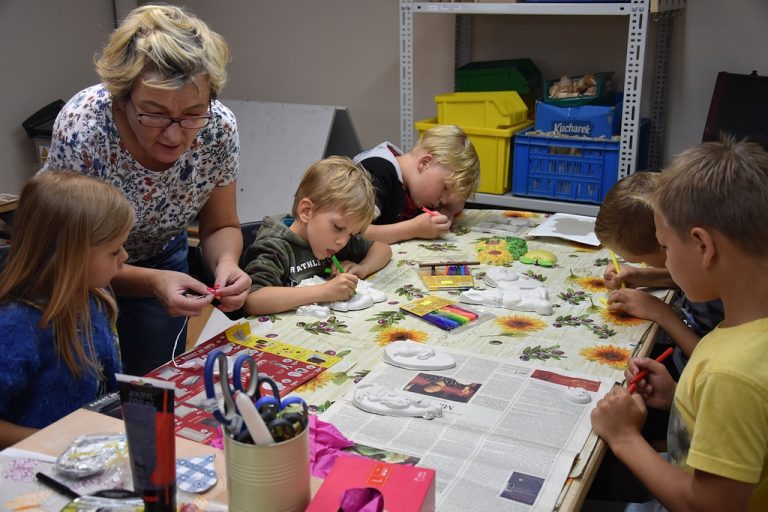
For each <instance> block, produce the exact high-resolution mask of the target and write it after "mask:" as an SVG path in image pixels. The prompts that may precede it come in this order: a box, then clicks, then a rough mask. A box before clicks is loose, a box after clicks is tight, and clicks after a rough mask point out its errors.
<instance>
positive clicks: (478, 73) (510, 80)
mask: <svg viewBox="0 0 768 512" xmlns="http://www.w3.org/2000/svg"><path fill="white" fill-rule="evenodd" d="M456 81H457V89H458V90H459V91H464V92H467V91H507V90H509V91H517V92H518V93H520V95H521V96H523V95H526V94H529V95H534V96H538V97H541V71H539V68H537V67H536V64H534V63H533V61H532V60H531V59H511V60H487V61H480V62H470V63H469V64H466V65H464V66H461V67H460V68H459V69H457V70H456Z"/></svg>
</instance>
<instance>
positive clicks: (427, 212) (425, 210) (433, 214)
mask: <svg viewBox="0 0 768 512" xmlns="http://www.w3.org/2000/svg"><path fill="white" fill-rule="evenodd" d="M421 211H423V212H424V213H426V214H427V215H430V216H432V217H434V216H435V215H440V214H439V213H437V212H433V211H432V210H430V209H429V208H427V207H426V206H422V207H421Z"/></svg>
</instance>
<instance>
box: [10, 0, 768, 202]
mask: <svg viewBox="0 0 768 512" xmlns="http://www.w3.org/2000/svg"><path fill="white" fill-rule="evenodd" d="M176 3H179V4H182V3H183V4H184V5H186V6H187V7H189V8H190V9H191V10H193V11H194V12H196V13H197V14H199V15H200V16H201V17H202V18H203V19H205V20H206V21H207V22H208V23H209V24H210V25H211V27H212V28H213V29H214V30H217V31H218V32H220V33H222V34H223V35H224V36H225V38H226V39H227V41H228V42H229V44H230V46H231V48H232V53H233V61H232V62H231V64H230V66H229V71H230V81H229V84H228V85H227V86H226V87H225V89H224V91H223V96H224V97H225V98H232V99H242V100H262V101H281V102H295V103H311V104H332V105H345V106H348V107H349V111H350V115H351V117H352V120H353V122H354V124H355V126H356V128H357V131H358V134H359V136H360V140H361V142H362V144H363V146H371V145H374V144H376V143H378V142H380V141H382V140H391V141H393V142H396V143H397V142H399V137H400V129H399V69H398V67H399V58H398V51H399V48H398V42H399V25H398V19H399V18H398V16H399V1H398V0H321V1H317V0H282V1H275V0H220V1H217V2H211V1H209V0H188V1H186V2H176ZM735 4H738V6H735ZM112 16H113V13H112V7H111V5H110V3H109V2H106V1H104V0H68V1H67V2H43V1H41V0H3V1H2V2H0V56H2V62H3V64H4V68H5V71H4V73H3V77H2V79H0V92H2V94H0V112H2V115H0V191H9V192H14V191H17V190H18V189H19V188H20V186H21V184H22V183H23V181H24V180H25V179H26V178H27V177H28V176H30V175H31V173H32V172H33V171H34V169H35V167H36V165H35V163H34V150H33V146H32V143H31V141H29V139H27V137H26V135H25V134H24V132H23V130H22V128H21V122H22V121H23V120H24V119H25V118H26V117H27V116H28V115H29V114H31V113H32V112H34V111H35V110H37V109H38V108H40V107H42V106H43V105H45V104H47V103H48V102H50V101H51V100H54V99H56V98H63V99H67V98H68V97H69V96H71V95H72V94H73V93H74V92H76V91H77V90H79V89H81V88H83V87H85V86H87V85H90V84H92V83H94V82H95V81H96V75H95V73H94V71H93V65H92V59H93V55H94V54H95V53H96V52H97V51H98V50H99V48H100V47H101V45H102V44H103V41H104V39H105V34H106V33H107V32H108V31H109V29H110V26H111V23H112ZM766 23H768V2H764V1H763V0H741V1H739V2H723V1H722V0H690V1H689V2H688V7H687V9H686V10H685V11H684V13H683V14H682V15H681V16H679V17H678V18H677V19H676V21H675V32H674V37H673V43H674V48H673V52H672V65H671V70H670V77H669V89H668V90H669V109H668V125H667V135H668V137H667V144H666V151H665V154H666V157H667V159H668V158H669V156H670V155H672V154H675V153H677V152H679V151H681V150H683V149H685V148H686V147H688V146H690V145H692V144H695V143H696V142H698V141H699V140H700V139H701V134H702V132H703V128H704V122H705V119H706V116H707V111H708V108H709V101H710V98H711V95H712V89H713V86H714V80H715V76H716V74H717V72H718V71H721V70H722V71H729V72H734V73H749V72H750V71H752V69H757V70H758V72H760V73H761V74H763V75H768V52H766V51H765V36H764V33H765V26H766ZM414 24H415V31H414V33H415V45H414V47H415V60H414V69H415V84H416V92H415V112H414V116H415V118H416V119H420V118H424V117H429V116H430V115H433V113H434V103H433V99H432V98H433V96H434V95H435V94H439V93H442V92H448V91H450V90H451V89H452V87H453V78H452V77H453V73H452V69H451V68H452V63H453V45H454V36H453V26H454V25H453V16H451V15H421V14H417V15H416V16H414ZM625 31H626V20H623V19H621V18H613V17H606V18H603V17H563V16H554V17H545V16H535V17H534V16H516V17H513V16H476V17H475V18H474V20H473V33H474V42H473V55H472V56H473V59H477V60H482V59H501V58H515V57H531V58H532V59H533V60H534V62H536V63H537V65H538V66H539V67H540V68H541V70H542V72H543V73H544V75H545V76H547V77H551V76H559V75H561V74H567V73H580V72H584V71H599V70H615V71H617V73H618V75H619V77H620V78H621V77H622V75H623V69H624V56H625V52H626V44H625V42H626V36H625ZM652 33H653V31H652ZM649 46H650V48H649V52H648V59H647V67H646V76H645V79H646V80H645V81H646V83H649V81H650V79H651V77H652V64H653V52H652V44H650V45H649ZM646 105H647V103H646Z"/></svg>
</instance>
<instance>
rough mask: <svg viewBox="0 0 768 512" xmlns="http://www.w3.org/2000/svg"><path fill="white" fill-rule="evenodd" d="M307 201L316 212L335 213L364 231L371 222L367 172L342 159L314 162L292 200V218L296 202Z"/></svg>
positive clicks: (372, 206) (372, 203) (373, 198)
mask: <svg viewBox="0 0 768 512" xmlns="http://www.w3.org/2000/svg"><path fill="white" fill-rule="evenodd" d="M304 198H307V199H309V200H311V201H312V203H313V205H314V206H315V207H316V208H317V209H318V211H324V210H330V209H337V210H339V211H341V212H342V213H343V214H344V215H345V216H346V215H349V216H351V217H353V218H355V219H357V220H359V221H360V222H362V223H363V226H362V227H361V231H365V229H366V228H367V227H368V225H369V224H370V223H371V221H372V220H373V214H374V209H375V203H376V193H375V191H374V189H373V184H372V183H371V176H370V174H368V171H366V170H364V169H362V168H361V167H360V166H358V165H355V163H354V162H353V161H352V160H350V159H349V158H347V157H345V156H331V157H328V158H324V159H323V160H320V161H318V162H315V163H314V164H312V166H310V168H309V169H307V172H305V173H304V176H303V177H302V178H301V183H299V188H298V189H297V190H296V195H295V196H294V198H293V210H292V213H293V216H294V217H297V216H298V207H299V202H301V200H302V199H304Z"/></svg>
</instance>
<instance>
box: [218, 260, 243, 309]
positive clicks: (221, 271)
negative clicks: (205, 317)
mask: <svg viewBox="0 0 768 512" xmlns="http://www.w3.org/2000/svg"><path fill="white" fill-rule="evenodd" d="M213 289H214V294H215V297H216V298H217V299H218V300H219V306H218V308H219V310H221V311H223V312H225V313H226V312H229V311H235V310H238V309H240V308H241V307H243V304H245V299H246V298H247V297H248V292H249V291H250V289H251V278H250V277H249V276H248V274H246V273H245V272H244V271H243V270H242V269H241V268H240V267H238V266H237V264H236V263H229V262H223V263H220V264H219V266H218V267H216V279H215V281H214V285H213Z"/></svg>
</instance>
